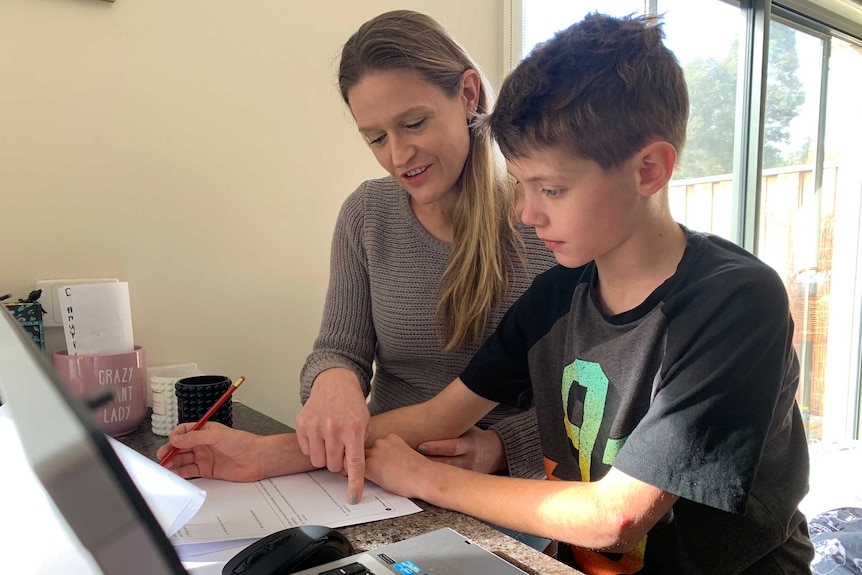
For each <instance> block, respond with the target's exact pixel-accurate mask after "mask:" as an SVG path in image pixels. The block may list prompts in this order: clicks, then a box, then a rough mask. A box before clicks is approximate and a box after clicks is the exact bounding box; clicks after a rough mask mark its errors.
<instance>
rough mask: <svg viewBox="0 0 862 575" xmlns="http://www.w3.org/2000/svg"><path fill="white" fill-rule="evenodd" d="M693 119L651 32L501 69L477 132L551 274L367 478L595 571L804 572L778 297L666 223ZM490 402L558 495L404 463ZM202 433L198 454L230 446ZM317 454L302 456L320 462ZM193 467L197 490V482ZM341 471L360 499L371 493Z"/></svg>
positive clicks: (591, 32)
mask: <svg viewBox="0 0 862 575" xmlns="http://www.w3.org/2000/svg"><path fill="white" fill-rule="evenodd" d="M687 111H688V96H687V92H686V87H685V81H684V79H683V75H682V70H681V69H680V67H679V64H678V63H677V61H676V59H675V58H674V56H673V54H672V53H671V52H670V51H668V50H667V49H666V48H665V46H664V45H663V43H662V32H661V29H660V28H659V27H658V25H657V24H656V23H655V22H654V21H653V20H650V19H641V18H624V19H616V18H610V17H606V16H601V15H595V14H594V15H590V16H588V17H587V18H586V19H585V20H584V21H582V22H580V23H577V24H575V25H573V26H572V27H570V28H569V29H567V30H564V31H563V32H560V33H559V34H557V35H556V36H555V37H554V38H553V39H551V40H549V41H548V42H546V43H545V44H543V45H542V46H540V47H538V48H537V49H536V50H534V51H533V52H532V53H531V54H530V55H529V56H528V57H527V58H526V59H525V60H524V61H523V62H522V63H521V64H520V65H519V66H518V68H517V69H516V70H515V71H514V72H512V74H511V75H510V77H509V78H507V80H506V81H505V83H504V84H503V87H502V90H501V92H500V96H499V99H498V103H497V106H496V108H495V110H494V112H493V113H492V114H491V116H490V117H489V118H488V119H487V125H488V127H489V128H490V130H491V131H492V134H493V135H494V137H495V138H496V139H497V141H498V142H499V144H500V148H501V149H502V151H503V153H504V155H505V156H506V157H507V162H508V167H509V170H510V173H511V174H512V175H513V176H514V177H515V178H517V179H518V180H519V181H520V183H521V186H522V187H523V191H524V206H523V213H522V216H521V218H522V220H523V221H524V222H525V223H526V224H529V225H531V226H534V227H535V228H536V231H537V235H538V236H539V237H540V238H541V239H543V240H544V241H545V243H546V244H547V246H548V247H549V248H550V249H551V250H553V252H554V254H555V256H556V257H557V260H558V261H559V262H560V263H561V264H562V266H557V267H555V268H553V269H551V270H550V271H548V272H546V273H545V274H543V275H541V276H539V277H538V278H537V279H536V281H535V282H534V283H533V285H532V287H531V288H530V289H529V290H528V291H527V292H525V294H524V295H523V296H522V297H521V298H520V299H519V300H518V302H517V303H516V304H515V305H514V306H513V307H512V308H511V309H510V310H509V312H508V313H507V315H506V316H505V317H504V319H503V320H502V322H501V323H500V325H499V327H498V329H497V331H496V333H495V334H494V335H493V336H492V337H491V339H490V340H489V341H488V342H487V343H486V344H485V345H484V346H483V347H482V348H481V349H480V351H479V352H478V353H477V354H476V356H474V358H473V360H472V361H471V363H470V365H469V366H468V368H467V369H466V370H465V372H464V373H463V374H462V376H461V377H460V378H459V379H456V380H455V381H454V382H453V383H452V384H451V385H449V387H447V388H446V389H445V390H444V391H443V392H442V393H440V394H439V395H438V396H437V397H435V398H434V399H431V400H429V401H428V402H425V403H423V404H419V405H416V406H411V407H407V408H404V409H400V410H395V411H392V412H388V413H386V414H382V415H380V416H377V417H375V418H373V420H372V423H371V427H370V431H371V433H370V438H369V445H371V444H372V442H373V447H372V448H371V449H370V450H369V451H368V453H367V458H366V461H365V466H366V471H367V476H368V478H369V479H371V480H373V481H375V482H376V483H378V484H380V485H382V486H383V487H385V488H386V489H389V490H390V491H393V492H395V493H399V494H401V495H406V496H408V497H416V498H421V499H423V500H425V501H428V502H430V503H432V504H435V505H438V506H441V507H447V508H451V509H455V510H458V511H461V512H463V513H467V514H470V515H473V516H476V517H478V518H480V519H483V520H486V521H489V522H492V523H495V524H498V525H502V526H504V527H510V528H513V529H518V530H520V531H524V532H529V533H534V534H536V535H540V536H544V537H550V538H554V539H557V540H559V541H561V542H565V543H569V544H570V545H560V550H559V558H560V559H561V560H563V561H565V562H568V563H570V564H572V565H574V566H577V567H578V568H579V569H581V570H583V571H585V572H586V573H589V574H598V573H601V574H604V573H757V574H762V573H767V574H771V573H803V572H808V570H809V567H808V564H809V562H810V560H811V559H812V557H813V550H812V546H811V542H810V540H809V537H808V531H807V526H806V523H805V518H804V516H803V515H802V514H801V513H800V512H799V510H798V508H797V505H798V503H799V501H800V500H801V499H802V497H803V495H804V494H805V492H806V489H807V478H808V454H807V446H806V439H805V434H804V431H803V427H802V420H801V417H800V414H799V410H798V408H797V406H796V403H795V399H794V395H795V391H796V387H797V381H798V373H799V366H798V362H797V359H796V356H795V353H794V351H793V347H792V343H791V336H792V331H793V326H792V322H791V319H790V314H789V310H788V302H787V295H786V293H785V291H784V287H783V285H782V283H781V281H780V279H779V278H778V277H777V275H776V274H775V273H774V272H773V271H772V270H771V269H770V268H769V267H767V266H766V265H764V264H763V263H762V262H760V261H759V260H758V259H757V258H755V257H753V256H752V255H750V254H749V253H747V252H745V251H744V250H742V249H740V248H739V247H737V246H735V245H733V244H731V243H730V242H727V241H725V240H722V239H720V238H718V237H714V236H709V235H705V234H699V233H696V232H692V231H689V230H687V229H685V228H683V227H682V226H680V225H678V224H677V223H675V222H674V220H673V218H672V217H671V214H670V210H669V207H668V200H667V182H668V181H669V179H670V178H671V175H672V172H673V169H674V165H675V161H676V156H677V152H678V150H680V149H681V148H682V145H683V141H684V136H685V128H686V120H687ZM498 403H508V404H512V405H517V406H528V405H530V404H531V403H535V406H536V411H537V416H538V420H539V429H540V434H541V440H542V449H543V453H544V457H545V464H546V470H547V475H548V478H549V479H551V481H538V480H527V479H517V478H511V477H502V476H495V475H485V474H479V473H474V472H471V471H467V470H463V469H459V468H456V467H453V466H449V465H443V464H440V463H438V462H435V461H433V458H425V457H422V456H421V455H419V454H418V453H416V452H415V451H414V450H413V449H412V448H411V446H412V447H413V448H415V447H416V446H421V445H422V442H424V441H429V440H433V439H438V438H447V437H456V436H458V435H460V434H461V433H464V432H465V431H467V430H468V429H469V428H470V426H472V425H473V423H474V422H475V421H477V420H478V419H479V418H481V417H482V416H483V415H484V414H485V413H486V412H487V411H489V410H490V409H492V408H493V407H494V406H495V405H497V404H498ZM390 432H396V433H397V434H398V436H396V435H388V436H386V435H387V434H388V433H390ZM199 433H201V432H199ZM212 433H213V435H212V437H211V438H207V440H206V441H205V442H204V441H203V439H201V440H199V441H198V444H200V443H208V444H210V445H212V444H214V443H215V442H216V439H215V438H217V439H218V441H219V442H224V441H225V436H226V434H227V433H228V432H226V431H223V430H212ZM177 435H178V436H179V437H174V436H172V438H171V441H172V443H175V444H176V445H177V446H178V447H184V448H188V447H191V445H192V444H193V442H192V441H190V440H186V439H183V438H182V434H181V432H180V433H178V434H177ZM189 435H192V434H189ZM384 436H386V437H384ZM236 441H237V442H239V440H238V439H237V440H236ZM269 441H273V440H272V439H270V440H269ZM228 445H229V442H226V443H221V444H220V445H216V446H213V447H217V448H218V449H219V450H221V451H222V452H223V451H227V450H228V448H227V446H228ZM263 449H264V448H263V447H259V448H257V449H249V448H248V447H243V448H242V449H240V448H239V447H237V446H235V445H234V446H233V447H232V449H231V450H232V453H231V455H232V456H235V457H236V458H239V456H240V454H242V456H243V457H249V456H247V455H246V454H247V453H252V454H254V455H255V457H259V455H258V454H259V453H261V452H262V450H263ZM267 449H268V450H269V451H270V452H272V453H278V454H279V457H280V458H281V459H280V463H279V464H278V466H276V467H269V465H264V466H262V467H263V468H265V469H266V470H267V471H266V472H264V473H268V474H275V473H286V472H292V471H297V470H299V469H301V468H302V467H303V466H307V465H308V460H307V459H302V458H300V457H298V456H297V457H294V456H296V455H297V453H298V450H299V449H298V446H297V443H296V439H295V438H288V440H287V441H286V442H284V441H282V443H281V445H280V447H279V448H272V449H269V448H267ZM321 450H325V446H321V445H318V446H305V448H304V451H305V452H306V454H308V453H309V452H310V453H311V454H312V460H316V461H320V460H321V457H322V455H321V453H320V451H321ZM420 450H421V447H420ZM315 451H317V453H315ZM430 455H433V454H430ZM189 457H191V455H189ZM196 457H197V461H196V462H195V463H197V466H196V467H194V469H192V470H191V471H190V472H189V473H191V472H195V473H201V469H200V467H202V466H206V463H202V462H201V461H202V457H201V455H198V454H197V453H196ZM273 458H274V457H273V456H267V458H266V460H267V461H268V462H270V463H271V462H272V459H273ZM178 459H179V458H178ZM328 463H329V462H328ZM340 463H341V462H340V461H339V462H338V465H339V466H340ZM345 463H346V465H345V467H346V469H347V471H348V474H349V475H350V476H351V481H352V480H353V479H354V478H355V477H356V475H357V468H358V469H359V470H360V472H359V473H358V475H360V476H361V475H362V473H361V462H355V461H350V462H345ZM178 472H180V471H178ZM183 473H185V472H183ZM256 473H257V472H256Z"/></svg>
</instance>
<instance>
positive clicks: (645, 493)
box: [366, 435, 678, 552]
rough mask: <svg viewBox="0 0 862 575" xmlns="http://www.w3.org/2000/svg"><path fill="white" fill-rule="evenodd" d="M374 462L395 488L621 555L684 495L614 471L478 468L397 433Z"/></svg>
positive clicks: (376, 477) (377, 477)
mask: <svg viewBox="0 0 862 575" xmlns="http://www.w3.org/2000/svg"><path fill="white" fill-rule="evenodd" d="M366 464H367V475H368V478H369V479H371V480H372V481H374V482H375V483H378V484H379V485H381V486H382V487H383V488H385V489H387V490H388V491H391V492H393V493H396V494H399V495H403V496H405V497H413V498H419V499H422V500H424V501H427V502H429V503H431V504H434V505H437V506H439V507H444V508H447V509H453V510H455V511H459V512H461V513H464V514H467V515H471V516H473V517H477V518H479V519H481V520H484V521H488V522H491V523H495V524H497V525H501V526H503V527H508V528H510V529H515V530H517V531H523V532H526V533H531V534H534V535H538V536H542V537H548V538H551V539H556V540H559V541H564V542H567V543H572V544H574V545H578V546H581V547H586V548H590V549H602V550H608V551H614V552H626V551H629V550H631V549H633V548H634V547H635V546H637V544H638V543H639V542H640V541H641V540H642V539H643V537H644V536H645V535H646V533H647V532H648V531H649V529H650V528H651V527H652V526H653V525H655V524H656V523H657V522H658V521H659V519H661V517H662V516H664V515H665V513H667V512H668V510H669V509H670V508H671V507H672V506H673V504H674V503H675V502H676V500H677V499H678V497H677V496H675V495H673V494H671V493H668V492H665V491H662V490H660V489H658V488H657V487H653V486H652V485H649V484H647V483H643V482H642V481H639V480H637V479H634V478H633V477H630V476H628V475H626V474H624V473H622V472H621V471H618V470H616V469H614V468H612V469H611V470H610V471H609V472H608V474H607V475H606V476H605V477H604V478H602V479H601V480H599V481H595V482H592V483H589V482H580V481H548V480H533V479H520V478H512V477H503V476H497V475H487V474H482V473H476V472H473V471H468V470H465V469H461V468H458V467H454V466H451V465H446V464H443V463H437V462H434V461H430V460H428V459H426V458H424V457H422V456H421V455H419V454H417V453H415V452H414V451H413V450H412V449H410V448H409V446H407V445H406V444H405V443H404V442H403V441H402V440H401V439H400V438H398V437H397V436H395V435H391V436H389V437H387V438H385V439H382V440H379V441H377V442H376V443H375V445H374V447H373V448H372V449H371V450H369V452H368V455H367V457H366Z"/></svg>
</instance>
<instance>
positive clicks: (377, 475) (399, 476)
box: [365, 434, 436, 497]
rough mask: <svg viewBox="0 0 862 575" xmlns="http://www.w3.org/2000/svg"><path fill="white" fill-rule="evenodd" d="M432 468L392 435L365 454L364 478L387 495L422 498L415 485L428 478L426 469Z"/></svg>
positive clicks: (432, 464) (426, 459) (429, 462)
mask: <svg viewBox="0 0 862 575" xmlns="http://www.w3.org/2000/svg"><path fill="white" fill-rule="evenodd" d="M434 465H436V464H435V463H434V462H432V461H430V460H429V459H428V458H426V457H424V456H422V455H421V454H420V453H418V452H416V451H414V450H413V449H412V448H411V447H410V446H409V445H407V443H406V442H405V441H404V440H403V439H401V438H400V437H399V436H397V435H393V434H390V435H388V436H387V437H385V438H382V439H378V440H377V441H375V442H374V445H373V446H371V449H368V450H366V452H365V474H366V477H368V479H370V480H371V481H373V482H374V483H376V484H377V485H379V486H380V487H382V488H383V489H385V490H387V491H389V492H390V493H394V494H396V495H401V496H403V497H421V495H419V490H418V489H417V487H418V484H419V482H421V481H422V479H423V478H427V477H431V475H429V474H430V473H431V471H430V470H429V471H426V470H425V468H427V467H428V466H434Z"/></svg>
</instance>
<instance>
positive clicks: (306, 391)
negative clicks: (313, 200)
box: [300, 188, 377, 404]
mask: <svg viewBox="0 0 862 575" xmlns="http://www.w3.org/2000/svg"><path fill="white" fill-rule="evenodd" d="M360 192H361V188H360V190H357V191H356V192H354V193H353V195H351V196H350V197H349V198H348V199H347V201H345V202H344V204H343V205H342V207H341V211H340V212H339V214H338V219H337V220H336V223H335V232H334V233H333V238H332V248H331V254H330V258H329V262H330V263H329V288H328V289H327V292H326V300H325V302H324V306H323V319H322V320H321V325H320V333H319V334H318V337H317V340H316V341H315V343H314V350H313V351H312V353H311V355H309V356H308V359H307V360H306V362H305V365H304V366H303V368H302V372H301V375H300V399H301V401H302V403H303V404H304V403H305V402H306V401H308V397H309V395H310V394H311V385H312V383H313V382H314V379H315V378H316V377H317V376H318V375H320V373H321V372H322V371H325V370H327V369H331V368H335V367H343V368H347V369H349V370H351V371H352V372H354V373H355V374H356V377H357V378H359V383H360V385H361V386H362V390H363V393H364V394H365V395H366V396H367V395H368V392H369V388H370V381H371V374H372V371H371V370H372V367H371V366H372V362H373V361H374V348H375V345H376V343H377V341H376V335H375V333H374V322H373V320H372V318H371V294H370V287H369V276H368V265H367V259H366V256H365V253H364V249H363V246H362V222H363V203H364V202H363V194H361V193H360Z"/></svg>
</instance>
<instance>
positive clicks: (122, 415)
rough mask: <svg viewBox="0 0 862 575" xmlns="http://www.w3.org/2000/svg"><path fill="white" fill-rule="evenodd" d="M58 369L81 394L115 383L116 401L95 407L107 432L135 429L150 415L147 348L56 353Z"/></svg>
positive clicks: (94, 413) (75, 390) (118, 434)
mask: <svg viewBox="0 0 862 575" xmlns="http://www.w3.org/2000/svg"><path fill="white" fill-rule="evenodd" d="M52 358H53V361H54V368H55V369H56V370H57V373H59V374H60V378H61V379H62V380H63V381H65V382H66V385H68V386H69V389H71V390H72V392H73V393H74V394H76V395H78V396H80V397H83V396H86V395H89V394H90V393H92V392H93V391H96V390H98V389H100V388H102V387H104V386H108V385H110V386H113V388H114V400H113V401H111V402H108V403H106V404H105V405H103V406H101V407H97V408H96V409H94V410H93V417H94V419H95V420H96V422H97V423H98V424H99V425H101V426H102V429H104V430H105V432H106V433H108V434H110V435H112V436H114V437H117V436H120V435H126V434H127V433H131V432H133V431H134V430H135V429H137V428H138V426H139V425H140V424H141V422H142V421H143V420H144V418H145V417H146V415H147V383H146V382H147V363H146V355H145V353H144V348H143V347H141V346H139V345H136V346H135V351H127V352H123V353H104V354H95V355H69V353H68V352H67V351H66V350H65V349H64V350H62V351H55V352H54V353H53V356H52Z"/></svg>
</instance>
